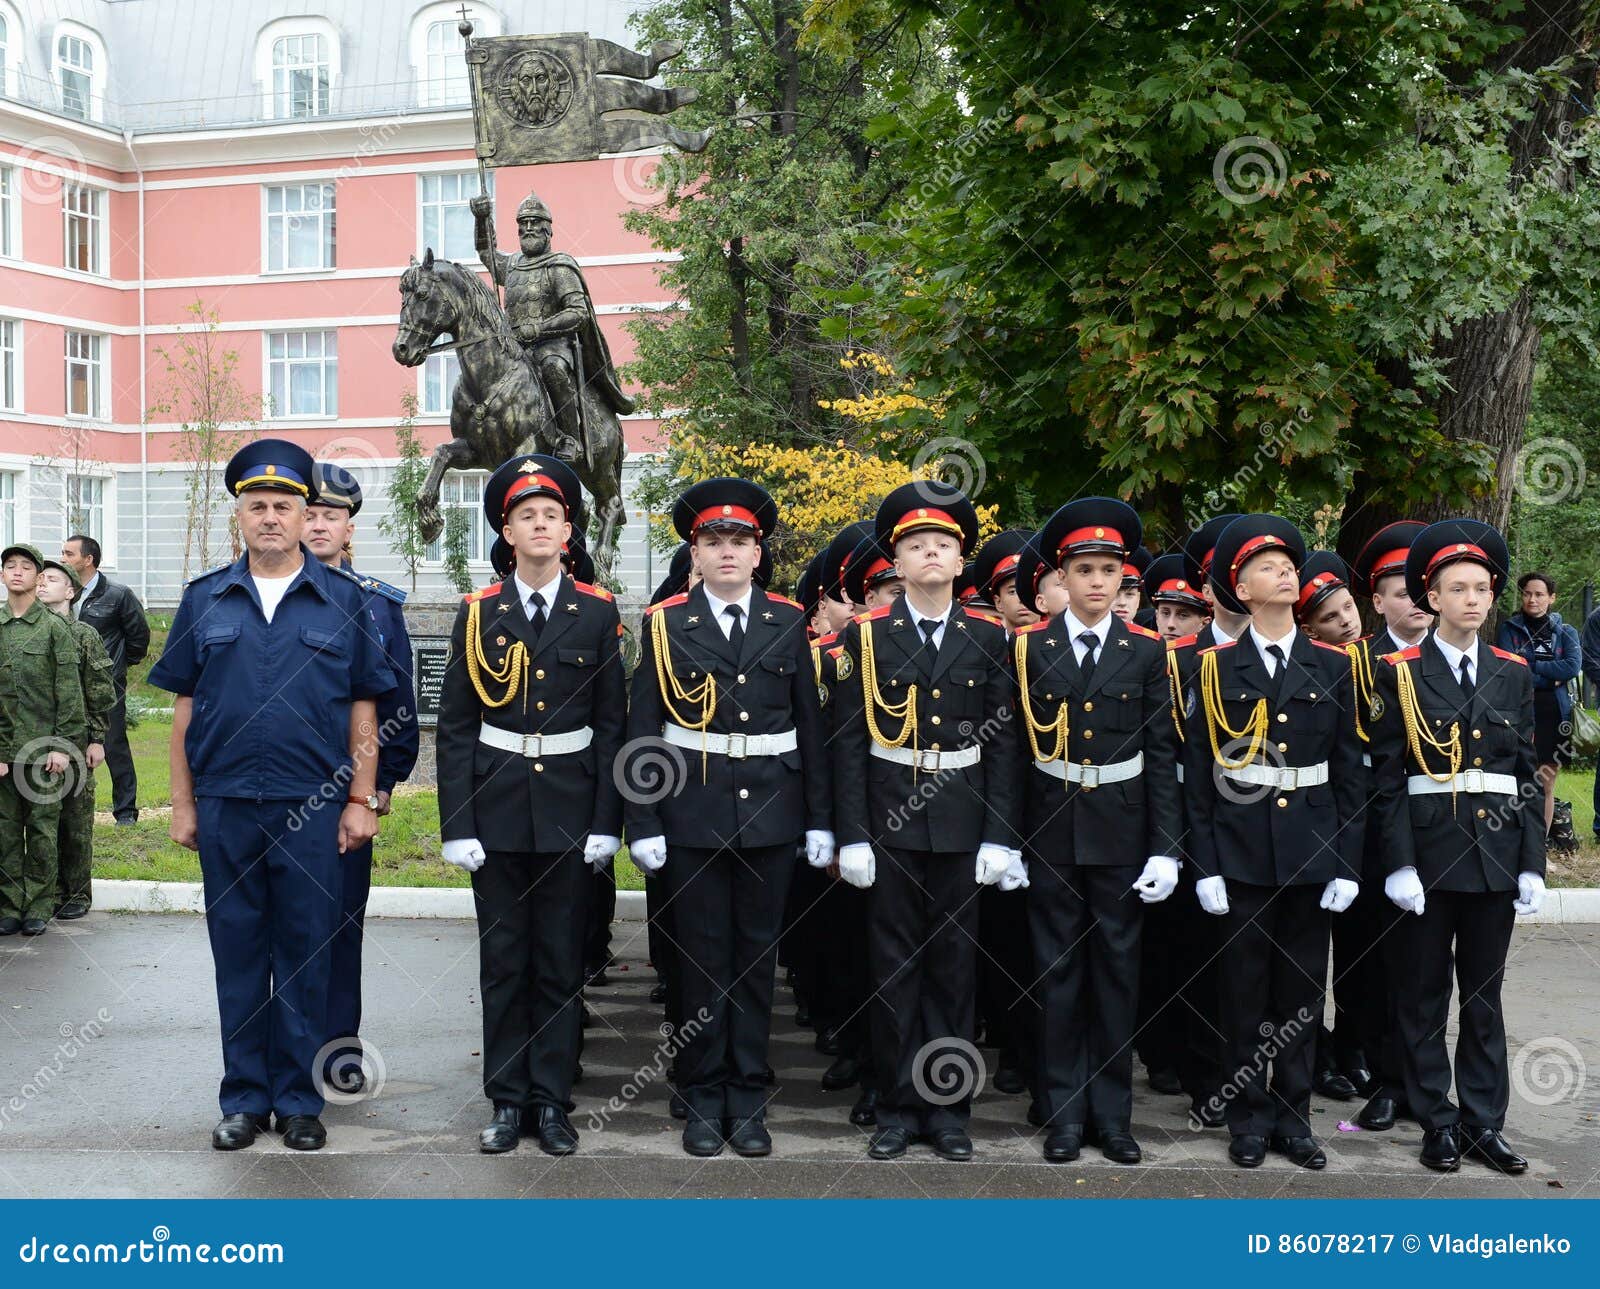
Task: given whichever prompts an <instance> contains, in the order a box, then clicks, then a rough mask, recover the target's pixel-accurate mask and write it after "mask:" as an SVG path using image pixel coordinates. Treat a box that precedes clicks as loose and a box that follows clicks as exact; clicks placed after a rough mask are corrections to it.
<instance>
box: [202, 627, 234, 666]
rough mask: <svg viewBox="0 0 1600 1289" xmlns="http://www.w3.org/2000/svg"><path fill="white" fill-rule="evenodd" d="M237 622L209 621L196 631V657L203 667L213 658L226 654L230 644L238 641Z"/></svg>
mask: <svg viewBox="0 0 1600 1289" xmlns="http://www.w3.org/2000/svg"><path fill="white" fill-rule="evenodd" d="M238 639H239V624H238V623H237V622H216V623H208V624H207V625H205V626H203V627H200V628H198V629H197V630H196V632H195V646H194V652H195V658H196V660H197V661H198V662H199V663H200V665H201V666H202V667H203V666H205V665H206V664H207V663H208V662H210V661H211V660H212V659H213V658H220V657H223V656H225V655H226V653H227V651H228V649H229V648H230V646H232V645H234V644H235V643H237V642H238Z"/></svg>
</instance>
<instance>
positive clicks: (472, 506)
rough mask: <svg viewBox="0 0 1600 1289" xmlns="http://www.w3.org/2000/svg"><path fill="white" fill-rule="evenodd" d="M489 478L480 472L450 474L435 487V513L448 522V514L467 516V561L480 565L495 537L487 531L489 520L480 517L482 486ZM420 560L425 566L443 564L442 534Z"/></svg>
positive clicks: (485, 558)
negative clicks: (437, 499) (452, 512)
mask: <svg viewBox="0 0 1600 1289" xmlns="http://www.w3.org/2000/svg"><path fill="white" fill-rule="evenodd" d="M488 478H489V476H488V474H487V473H485V472H484V471H482V470H467V471H461V470H452V471H450V473H449V474H447V475H445V477H444V478H443V479H442V480H441V481H440V483H439V511H440V513H441V514H443V515H444V516H445V522H446V523H448V522H449V512H450V511H452V510H463V511H465V512H466V515H467V559H468V560H470V561H471V562H472V563H474V564H482V563H484V562H486V561H487V560H488V558H489V550H490V548H491V547H492V546H493V545H494V539H495V538H496V537H498V536H499V534H498V533H495V532H491V531H490V529H489V517H488V516H487V515H485V514H484V513H483V485H484V482H485V481H486V480H487V479H488ZM422 558H423V560H424V561H426V562H427V563H429V564H442V563H444V534H443V532H441V533H440V535H439V537H438V539H437V540H435V541H431V542H429V543H428V548H427V550H425V551H424V552H423V554H422Z"/></svg>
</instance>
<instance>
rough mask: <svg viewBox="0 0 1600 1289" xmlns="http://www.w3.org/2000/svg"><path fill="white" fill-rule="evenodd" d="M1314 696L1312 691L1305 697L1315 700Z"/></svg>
mask: <svg viewBox="0 0 1600 1289" xmlns="http://www.w3.org/2000/svg"><path fill="white" fill-rule="evenodd" d="M1316 696H1317V695H1316V693H1315V691H1313V692H1312V693H1309V694H1307V695H1306V697H1307V698H1315V697H1316Z"/></svg>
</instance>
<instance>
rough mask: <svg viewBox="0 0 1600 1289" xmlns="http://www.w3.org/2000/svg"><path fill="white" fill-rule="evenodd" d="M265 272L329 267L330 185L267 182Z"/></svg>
mask: <svg viewBox="0 0 1600 1289" xmlns="http://www.w3.org/2000/svg"><path fill="white" fill-rule="evenodd" d="M266 208H267V210H266V239H267V247H266V253H265V254H264V255H263V256H262V263H263V264H264V265H265V268H266V272H268V273H286V272H293V271H295V270H305V269H331V268H332V267H333V266H334V256H335V232H334V224H335V219H334V216H335V211H334V196H333V185H332V184H283V185H276V184H274V185H269V186H268V187H267V189H266Z"/></svg>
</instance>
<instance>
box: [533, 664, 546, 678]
mask: <svg viewBox="0 0 1600 1289" xmlns="http://www.w3.org/2000/svg"><path fill="white" fill-rule="evenodd" d="M533 678H534V679H535V680H543V679H544V668H543V667H540V668H539V670H538V671H536V672H534V673H533Z"/></svg>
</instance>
